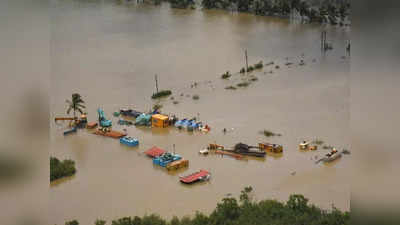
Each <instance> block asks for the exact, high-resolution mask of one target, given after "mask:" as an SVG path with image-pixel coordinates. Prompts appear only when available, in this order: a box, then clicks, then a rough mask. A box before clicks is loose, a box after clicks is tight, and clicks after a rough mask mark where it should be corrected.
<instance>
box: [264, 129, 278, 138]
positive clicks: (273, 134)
mask: <svg viewBox="0 0 400 225" xmlns="http://www.w3.org/2000/svg"><path fill="white" fill-rule="evenodd" d="M260 133H261V134H263V135H264V136H266V137H273V136H282V134H278V133H274V132H272V131H269V130H266V129H264V130H263V131H261V132H260Z"/></svg>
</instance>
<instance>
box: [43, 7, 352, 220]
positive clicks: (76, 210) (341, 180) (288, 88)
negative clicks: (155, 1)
mask: <svg viewBox="0 0 400 225" xmlns="http://www.w3.org/2000/svg"><path fill="white" fill-rule="evenodd" d="M133 2H135V1H133ZM51 5H52V8H51V97H50V98H51V120H50V128H51V132H50V140H51V152H50V153H51V155H52V156H56V157H58V158H61V159H65V158H70V159H73V160H75V161H76V166H77V173H76V175H74V176H73V177H71V178H67V179H62V180H61V181H58V182H56V183H54V184H51V185H50V203H49V204H50V207H49V208H50V214H49V215H50V218H49V219H50V223H51V224H63V223H64V222H65V221H66V220H71V219H78V220H79V221H80V222H81V223H82V224H90V223H93V222H94V221H95V220H96V219H97V218H103V219H106V220H108V221H111V220H112V219H116V218H120V217H123V216H134V215H144V214H150V213H157V214H160V215H162V216H165V217H167V218H170V217H172V216H173V215H177V216H184V215H191V214H193V213H194V212H195V211H196V210H198V211H201V212H205V213H208V212H210V211H211V210H212V209H213V208H214V207H215V206H216V203H217V202H219V201H220V200H221V199H222V198H223V197H225V196H226V195H227V194H232V195H233V196H238V194H239V193H240V191H241V190H242V189H243V188H244V187H245V186H249V185H251V186H252V187H253V188H254V198H255V199H257V200H261V199H266V198H272V199H278V200H282V201H286V200H287V198H288V196H289V195H290V194H293V193H300V194H304V195H305V196H306V197H307V198H309V199H310V201H311V202H312V203H313V204H316V205H318V206H320V207H322V208H326V209H329V208H330V207H331V205H332V204H334V205H335V206H336V207H338V208H340V209H342V210H349V208H350V185H349V180H350V179H349V177H350V173H349V172H348V171H349V168H350V159H351V156H349V155H345V156H343V157H342V158H341V159H339V160H338V161H336V162H334V163H332V164H329V165H324V164H319V165H316V164H315V163H314V161H313V160H312V158H313V157H315V156H317V155H322V154H324V153H326V150H322V148H321V147H320V149H319V150H318V151H315V152H300V151H299V150H298V143H299V142H300V141H302V140H303V139H308V140H312V139H314V138H320V139H322V140H324V141H325V142H326V144H329V145H333V146H336V147H337V148H339V149H342V148H349V147H350V146H349V144H350V138H349V133H350V132H349V95H350V92H349V69H350V66H349V60H350V59H349V57H348V56H346V57H343V56H345V54H346V53H345V44H346V41H347V40H348V39H349V36H350V31H349V29H348V28H336V27H326V29H327V32H328V41H330V42H332V44H333V48H334V49H333V50H331V51H328V52H326V53H325V54H322V53H321V51H320V32H321V30H322V29H323V28H324V27H323V26H321V25H304V24H298V23H290V22H289V21H288V20H283V19H277V18H270V17H258V16H253V15H247V14H238V13H233V14H232V13H228V12H223V11H214V10H209V11H203V10H199V9H198V10H177V9H170V8H169V6H168V4H162V5H161V6H152V5H147V4H136V3H124V2H122V3H121V2H120V3H118V1H57V0H55V1H52V4H51ZM245 49H247V51H248V58H249V64H254V63H256V62H258V61H259V60H263V61H264V63H267V62H270V61H274V62H275V64H278V65H280V69H275V66H267V67H264V69H263V70H258V71H255V72H253V73H252V74H253V75H254V76H256V77H257V78H258V81H255V82H252V83H251V84H250V85H249V86H248V87H245V88H238V89H237V90H225V89H224V88H225V87H226V86H230V85H236V84H237V83H239V82H241V80H242V79H246V76H242V75H239V74H235V75H234V76H233V77H232V78H231V79H230V80H222V79H220V76H221V74H222V73H224V72H225V71H227V70H229V71H231V72H232V73H236V72H238V71H239V70H240V68H241V67H243V66H244V50H245ZM302 54H304V55H303V56H304V58H303V59H304V61H305V63H306V65H304V66H299V65H298V63H299V61H300V59H302ZM286 57H288V59H286ZM314 59H315V60H314ZM287 61H290V62H293V63H294V64H293V65H291V66H286V65H285V63H286V62H287ZM271 70H272V71H273V73H269V71H271ZM155 74H157V75H158V80H159V87H160V89H171V90H172V92H173V96H174V98H175V100H177V101H179V104H173V100H171V99H169V98H167V99H163V100H161V101H160V102H159V103H161V104H162V105H163V108H162V111H163V112H164V113H167V114H175V115H177V116H178V117H180V118H191V117H194V116H199V117H200V120H201V121H203V122H205V123H207V124H209V125H210V126H211V128H212V130H211V132H209V133H207V134H203V133H199V132H195V133H193V134H191V133H188V132H186V131H179V130H177V129H175V128H167V129H152V128H136V127H135V126H130V127H123V126H119V125H118V124H117V120H118V118H116V117H113V116H112V113H113V112H114V111H117V110H119V108H121V107H131V108H134V109H137V110H141V111H147V110H149V109H150V108H151V107H152V105H153V104H154V103H155V101H153V100H151V98H150V96H151V94H152V93H153V92H154V91H155V82H154V75H155ZM194 82H197V83H198V85H197V87H194V88H191V84H193V83H194ZM74 92H78V93H80V94H81V95H82V98H83V99H84V100H85V101H86V106H87V112H88V118H89V121H94V120H96V119H97V113H96V110H97V108H98V107H102V108H103V109H104V110H105V113H106V115H107V117H108V118H111V119H112V120H113V124H114V126H113V128H114V129H116V130H122V129H123V128H126V129H127V130H128V133H129V135H130V136H133V137H137V138H138V139H139V141H140V146H139V147H137V148H128V147H125V146H122V145H121V144H120V143H119V141H118V140H114V139H111V138H107V137H101V136H96V135H93V134H91V133H89V132H88V131H87V130H79V131H78V133H77V134H72V135H70V136H66V137H64V136H63V134H62V132H63V130H65V129H66V126H67V123H59V124H56V123H54V120H53V119H54V117H56V116H64V115H65V111H66V104H65V100H66V99H69V98H71V94H72V93H74ZM181 94H182V96H181ZM194 94H197V95H199V96H200V99H199V100H193V99H192V97H191V96H192V95H194ZM223 128H226V129H227V130H228V132H227V133H226V134H224V133H223V132H222V129H223ZM263 129H268V130H271V131H273V132H277V133H281V134H282V136H280V137H270V138H267V137H264V136H263V135H261V134H260V133H259V132H260V131H261V130H263ZM215 142H216V143H218V144H222V145H224V146H227V147H230V146H233V145H234V144H235V143H237V142H244V143H248V144H251V145H256V144H257V143H258V142H272V143H278V144H282V145H283V147H284V153H283V155H282V156H281V157H273V156H267V157H266V158H265V159H264V160H260V159H253V158H249V159H247V160H235V159H233V158H230V157H228V156H225V157H221V156H217V155H209V156H205V157H204V156H200V155H199V154H198V151H199V150H200V149H202V148H204V147H206V145H207V144H208V143H215ZM173 144H175V151H176V152H177V153H179V154H181V155H182V156H183V157H184V158H186V159H188V160H189V161H190V165H189V168H188V169H187V170H183V171H178V172H177V173H167V172H166V171H164V170H163V169H160V168H158V167H156V166H153V164H152V162H151V159H149V158H147V157H146V156H145V155H144V154H143V152H144V151H145V150H147V149H149V148H151V147H152V146H158V147H160V148H163V149H166V150H169V151H173ZM201 168H203V169H207V170H210V172H211V173H212V179H211V180H210V181H209V182H207V183H202V184H198V185H193V186H185V185H182V184H180V183H179V180H178V177H179V175H181V174H186V173H189V172H192V171H195V170H198V169H201ZM293 172H296V173H295V174H294V175H292V173H293Z"/></svg>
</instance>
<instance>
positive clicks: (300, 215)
mask: <svg viewBox="0 0 400 225" xmlns="http://www.w3.org/2000/svg"><path fill="white" fill-rule="evenodd" d="M252 191H253V188H252V187H251V186H249V187H245V188H244V190H242V191H241V194H240V196H239V199H237V198H234V197H225V198H223V199H222V201H220V202H219V203H218V204H217V206H216V207H215V209H214V210H213V211H212V212H211V214H210V215H205V214H203V213H201V212H196V214H195V215H194V216H191V217H188V216H186V217H183V218H180V219H179V218H178V217H173V218H172V219H171V220H169V221H168V220H165V219H163V218H161V217H160V216H158V215H156V214H151V215H145V216H143V217H138V216H135V217H133V218H132V217H123V218H120V219H116V220H113V221H111V223H109V224H111V225H250V224H251V225H265V224H274V225H287V224H290V225H304V224H307V225H321V224H324V225H347V224H349V223H350V213H349V212H342V211H340V210H339V209H337V208H335V207H334V206H333V207H332V209H330V210H323V209H320V208H319V207H317V206H315V205H312V204H310V203H309V202H308V199H307V198H305V197H304V196H303V195H299V194H293V195H291V196H290V197H289V199H288V200H287V201H286V202H279V201H277V200H262V201H255V200H253V194H252ZM105 224H107V222H106V221H104V220H99V219H98V220H96V222H95V225H105ZM65 225H79V222H78V221H77V220H71V221H68V222H66V223H65Z"/></svg>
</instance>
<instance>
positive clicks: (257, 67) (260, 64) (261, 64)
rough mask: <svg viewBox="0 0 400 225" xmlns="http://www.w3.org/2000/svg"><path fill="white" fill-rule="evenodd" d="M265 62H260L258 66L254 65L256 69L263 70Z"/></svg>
mask: <svg viewBox="0 0 400 225" xmlns="http://www.w3.org/2000/svg"><path fill="white" fill-rule="evenodd" d="M263 66H264V65H263V62H262V61H260V62H258V63H256V64H254V68H256V69H261V68H263Z"/></svg>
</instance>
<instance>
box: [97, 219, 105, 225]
mask: <svg viewBox="0 0 400 225" xmlns="http://www.w3.org/2000/svg"><path fill="white" fill-rule="evenodd" d="M106 223H107V221H105V220H100V219H97V220H96V222H94V224H95V225H105V224H106Z"/></svg>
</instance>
